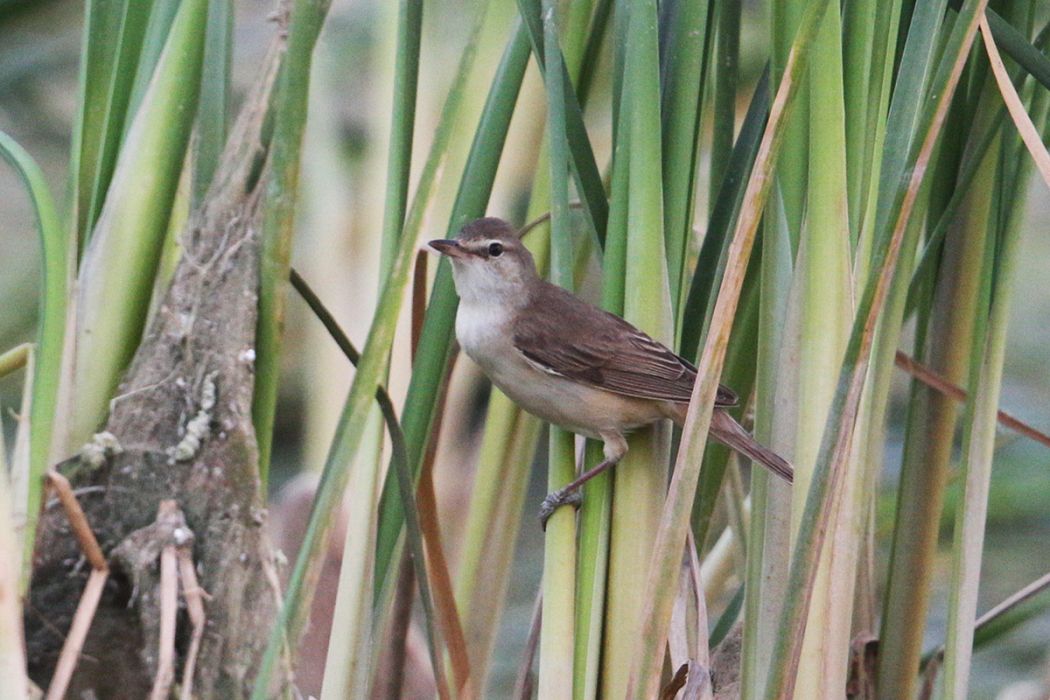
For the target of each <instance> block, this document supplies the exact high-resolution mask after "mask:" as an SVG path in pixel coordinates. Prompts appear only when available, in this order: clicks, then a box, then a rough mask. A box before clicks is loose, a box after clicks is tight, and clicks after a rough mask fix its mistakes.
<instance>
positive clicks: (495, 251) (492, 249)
mask: <svg viewBox="0 0 1050 700" xmlns="http://www.w3.org/2000/svg"><path fill="white" fill-rule="evenodd" d="M501 255H503V244H502V243H500V242H499V241H492V243H489V257H490V258H498V257H499V256H501Z"/></svg>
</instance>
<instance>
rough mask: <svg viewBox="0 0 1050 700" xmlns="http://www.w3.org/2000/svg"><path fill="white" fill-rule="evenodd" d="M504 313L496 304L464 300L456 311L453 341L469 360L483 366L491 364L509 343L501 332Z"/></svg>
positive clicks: (505, 317)
mask: <svg viewBox="0 0 1050 700" xmlns="http://www.w3.org/2000/svg"><path fill="white" fill-rule="evenodd" d="M506 322H507V314H506V313H505V311H504V310H503V309H501V308H498V305H497V304H476V303H469V302H464V303H461V304H460V305H459V311H458V313H457V314H456V340H458V341H459V345H460V347H461V348H463V352H465V353H467V355H469V356H470V358H471V359H472V360H474V361H475V362H477V363H478V364H480V365H481V366H482V367H488V366H491V365H492V362H493V361H494V360H495V359H496V358H497V357H498V356H499V354H500V352H501V350H503V351H505V350H506V349H507V345H509V343H510V336H509V332H505V331H504V325H505V324H506Z"/></svg>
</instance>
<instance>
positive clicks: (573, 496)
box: [540, 489, 583, 530]
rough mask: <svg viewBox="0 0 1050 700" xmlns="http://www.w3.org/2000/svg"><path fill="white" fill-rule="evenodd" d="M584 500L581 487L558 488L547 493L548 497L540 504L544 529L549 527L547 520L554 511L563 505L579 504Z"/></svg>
mask: <svg viewBox="0 0 1050 700" xmlns="http://www.w3.org/2000/svg"><path fill="white" fill-rule="evenodd" d="M582 502H583V496H581V495H580V491H579V489H572V490H571V491H570V490H568V489H558V490H557V491H551V492H550V493H548V494H547V497H546V498H544V499H543V503H542V504H540V525H542V526H543V529H544V530H546V529H547V521H548V520H550V517H551V516H552V515H554V511H556V510H558V509H559V508H561V507H562V506H567V505H573V506H579V505H580V503H582Z"/></svg>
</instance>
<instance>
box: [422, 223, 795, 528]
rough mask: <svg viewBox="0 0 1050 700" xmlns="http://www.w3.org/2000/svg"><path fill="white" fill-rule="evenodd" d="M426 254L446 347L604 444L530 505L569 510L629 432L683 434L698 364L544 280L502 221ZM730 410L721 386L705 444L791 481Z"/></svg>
mask: <svg viewBox="0 0 1050 700" xmlns="http://www.w3.org/2000/svg"><path fill="white" fill-rule="evenodd" d="M428 245H429V246H430V247H431V248H432V249H434V250H436V251H437V252H439V253H441V254H442V255H443V256H444V257H446V258H448V259H449V260H450V261H451V263H452V278H453V281H454V283H455V287H456V292H457V294H458V295H459V300H460V303H459V309H458V311H457V313H456V340H457V341H458V342H459V346H460V348H461V349H462V350H463V352H465V353H466V354H467V356H468V357H470V358H471V359H472V360H473V361H474V362H475V363H476V364H477V365H478V366H479V367H480V368H481V370H482V371H483V372H484V373H485V374H486V376H488V378H489V379H490V380H491V382H492V383H493V384H494V385H495V386H496V387H498V388H499V389H500V390H501V391H502V392H503V393H504V394H506V395H507V396H508V397H509V398H510V399H511V400H512V401H514V402H515V403H516V404H518V406H520V407H521V408H522V409H524V410H525V411H527V412H528V413H531V414H532V415H534V416H536V417H538V418H540V419H541V420H544V421H546V422H547V423H551V424H553V425H557V426H559V427H561V428H564V429H566V430H569V431H571V432H573V433H576V434H577V435H583V436H585V437H588V438H592V439H595V440H601V441H602V443H603V450H602V452H603V456H604V460H603V461H602V462H600V463H599V464H598V465H597V466H595V467H593V468H592V469H590V470H588V471H585V472H584V473H583V474H581V475H580V476H579V477H578V478H577V479H575V480H574V481H572V482H571V483H569V484H567V485H566V486H565V487H563V488H561V489H558V490H556V491H553V492H551V493H550V494H548V495H547V497H546V498H545V499H544V501H543V504H542V505H541V507H540V520H541V522H542V523H543V524H544V526H546V522H547V519H548V518H549V517H550V516H551V514H553V513H554V511H555V510H556V509H557V508H559V507H561V506H563V505H567V504H570V503H578V502H579V494H578V490H579V489H580V487H581V486H582V485H583V484H584V483H586V482H587V481H588V480H590V479H592V478H593V477H595V476H597V475H598V474H600V473H602V472H603V471H605V470H607V469H609V468H611V467H613V466H614V465H615V464H616V463H617V462H619V461H620V460H621V459H623V456H624V455H625V454H627V449H628V446H627V440H626V438H625V435H626V434H628V433H629V432H630V431H632V430H634V429H637V428H641V427H643V426H647V425H651V424H653V423H656V422H658V421H661V420H664V419H668V418H669V419H671V420H672V421H674V422H675V423H676V424H677V425H679V426H681V425H682V423H683V422H684V421H685V415H686V411H687V410H688V407H689V401H690V398H691V397H692V392H693V383H694V382H695V380H696V375H697V371H696V367H694V366H693V365H692V364H691V363H690V362H689V361H687V360H685V359H684V358H682V357H680V356H679V355H677V354H675V353H674V352H673V351H672V350H670V349H669V348H667V347H666V346H665V345H663V344H661V343H659V342H657V341H656V340H653V339H652V338H651V337H649V336H648V335H647V334H645V333H644V332H642V331H641V330H639V329H638V328H636V327H634V326H633V325H631V324H630V323H628V322H627V321H626V320H624V319H623V318H621V317H619V316H617V315H615V314H612V313H609V312H608V311H604V310H602V309H600V308H598V307H596V306H593V305H591V304H589V303H587V302H585V301H584V300H582V299H580V298H579V297H577V296H576V295H574V294H572V293H571V292H569V291H568V290H566V289H564V288H562V287H559V286H557V285H555V284H551V283H550V282H548V281H547V280H545V279H543V278H542V277H541V276H540V275H539V274H538V272H537V270H536V263H535V261H534V260H533V257H532V254H531V253H530V252H529V251H528V250H527V249H526V248H525V246H524V244H523V243H522V241H521V240H520V238H519V236H518V232H517V230H516V229H515V228H514V226H513V225H511V224H510V223H509V222H507V221H505V220H503V219H499V218H495V217H484V218H480V219H476V220H474V221H471V222H469V223H467V224H466V225H464V226H463V227H462V228H461V229H460V231H459V233H458V235H457V236H456V238H454V239H441V240H434V241H430V242H429V243H428ZM738 404H739V398H738V397H737V395H736V393H734V392H733V391H732V390H731V389H729V388H728V387H725V386H722V385H719V387H718V392H717V395H716V397H715V405H714V412H713V414H712V418H711V427H710V430H709V436H710V437H711V438H714V439H715V440H716V441H718V442H720V443H722V444H724V445H726V446H728V447H730V448H731V449H733V450H735V451H737V452H739V453H740V454H742V455H744V456H745V457H748V458H750V459H752V460H754V461H756V462H759V463H760V464H762V465H763V466H765V467H766V468H768V469H769V470H770V471H772V472H773V473H774V474H776V475H777V476H779V477H781V478H783V479H784V480H786V481H788V482H790V481H791V480H792V475H793V468H792V466H791V464H790V463H789V462H788V461H787V460H785V459H784V458H783V457H781V456H779V455H778V454H776V453H775V452H773V451H772V450H770V449H768V448H766V447H764V446H762V445H761V444H759V443H758V442H757V441H756V440H755V439H754V438H753V437H752V436H751V434H750V433H748V432H747V430H745V429H744V428H743V427H742V426H741V425H740V424H739V423H737V421H736V420H735V419H734V418H733V417H732V416H731V415H730V414H729V413H728V412H727V411H726V409H729V408H732V407H734V406H737V405H738Z"/></svg>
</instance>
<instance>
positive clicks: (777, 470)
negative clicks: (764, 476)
mask: <svg viewBox="0 0 1050 700" xmlns="http://www.w3.org/2000/svg"><path fill="white" fill-rule="evenodd" d="M710 435H711V437H712V438H714V439H715V440H717V441H718V442H720V443H722V444H723V445H725V446H726V447H728V448H730V449H733V450H736V451H737V452H739V453H740V454H742V455H744V456H745V457H748V458H749V459H751V460H753V461H755V462H758V463H759V464H761V465H762V466H764V467H765V468H766V469H769V470H770V471H771V472H773V473H774V474H776V475H777V476H779V477H780V478H781V479H784V480H785V481H787V482H788V483H789V484H790V483H791V480H792V477H793V475H794V472H795V469H794V467H792V466H791V463H790V462H788V461H787V460H786V459H784V458H783V457H781V456H780V455H778V454H777V453H776V452H773V451H772V450H770V449H768V448H766V447H763V446H762V445H760V444H759V443H758V442H757V441H756V440H755V438H753V437H751V433H749V432H747V431H746V430H744V428H743V426H742V425H740V424H739V423H737V422H736V419H734V418H733V416H731V415H729V414H728V413H726V412H725V411H720V410H718V409H715V412H714V413H713V414H711V430H710Z"/></svg>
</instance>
